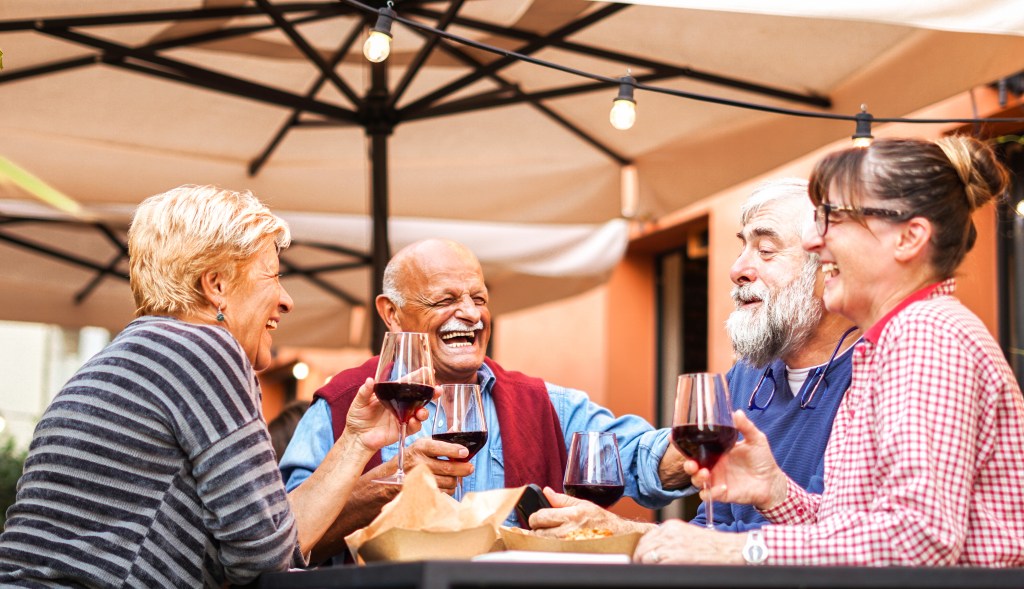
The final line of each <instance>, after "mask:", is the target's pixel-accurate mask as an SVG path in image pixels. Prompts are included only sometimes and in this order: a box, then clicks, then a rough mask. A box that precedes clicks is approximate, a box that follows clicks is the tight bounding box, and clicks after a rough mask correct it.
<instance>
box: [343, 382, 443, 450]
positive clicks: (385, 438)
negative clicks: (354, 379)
mask: <svg viewBox="0 0 1024 589" xmlns="http://www.w3.org/2000/svg"><path fill="white" fill-rule="evenodd" d="M440 394H441V387H434V398H435V399H436V398H437V397H438V396H439V395H440ZM429 416H430V413H429V412H428V411H427V410H426V408H420V409H419V410H417V411H416V414H415V416H414V417H412V418H411V419H409V423H408V424H407V433H410V434H412V433H416V432H418V431H420V427H421V422H423V421H425V420H426V419H427V418H428V417H429ZM399 433H400V430H399V427H398V420H397V419H395V415H394V413H391V412H390V411H389V410H388V409H387V408H386V407H384V405H383V404H382V403H381V402H380V400H379V399H377V396H376V395H374V394H373V379H372V378H367V379H366V382H364V383H363V384H362V386H360V387H359V391H358V392H357V393H356V397H355V399H353V400H352V405H351V406H350V407H349V409H348V415H346V416H345V434H344V435H346V436H354V438H355V439H356V440H357V441H358V442H359V443H360V444H362V445H363V446H365V447H366V448H367V449H369V450H372V451H374V452H376V451H377V450H380V449H381V448H383V447H384V446H387V445H389V444H394V443H395V442H397V441H398V436H399Z"/></svg>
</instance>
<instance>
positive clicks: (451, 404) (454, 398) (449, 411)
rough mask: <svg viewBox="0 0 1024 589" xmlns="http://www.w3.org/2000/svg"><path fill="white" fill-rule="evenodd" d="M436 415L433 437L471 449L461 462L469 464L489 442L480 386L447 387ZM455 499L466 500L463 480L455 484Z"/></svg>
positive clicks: (458, 385) (439, 401)
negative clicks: (463, 495) (463, 491)
mask: <svg viewBox="0 0 1024 589" xmlns="http://www.w3.org/2000/svg"><path fill="white" fill-rule="evenodd" d="M441 389H442V390H441V397H440V398H439V399H438V400H437V410H436V411H435V412H434V428H433V431H432V434H431V437H432V438H434V439H435V440H441V441H442V442H448V443H451V444H462V445H463V446H465V447H466V449H467V450H469V454H468V455H467V456H466V457H465V458H457V459H453V460H458V461H459V462H469V461H470V460H471V459H472V458H473V457H474V456H476V453H477V452H479V451H480V450H481V449H483V447H484V444H486V443H487V422H486V420H485V419H484V406H483V402H482V401H481V400H480V385H475V384H446V385H442V386H441ZM455 498H456V499H458V500H460V501H461V500H462V477H458V479H456V482H455Z"/></svg>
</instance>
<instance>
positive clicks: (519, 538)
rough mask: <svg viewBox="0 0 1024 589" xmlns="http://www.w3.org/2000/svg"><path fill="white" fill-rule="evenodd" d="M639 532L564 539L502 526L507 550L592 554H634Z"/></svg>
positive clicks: (502, 535)
mask: <svg viewBox="0 0 1024 589" xmlns="http://www.w3.org/2000/svg"><path fill="white" fill-rule="evenodd" d="M641 535H642V534H640V533H639V532H631V533H629V534H619V535H617V536H607V537H604V538H591V539H587V540H563V539H561V538H549V537H546V536H536V535H534V534H531V533H530V532H528V531H526V530H521V529H519V528H504V527H503V528H501V539H502V540H503V541H504V543H505V548H506V549H507V550H526V551H531V552H583V553H590V554H625V555H627V556H633V552H634V551H635V550H636V545H637V543H638V542H640V536H641Z"/></svg>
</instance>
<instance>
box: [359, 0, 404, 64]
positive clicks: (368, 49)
mask: <svg viewBox="0 0 1024 589" xmlns="http://www.w3.org/2000/svg"><path fill="white" fill-rule="evenodd" d="M393 6H394V3H393V2H391V0H388V5H387V6H382V7H381V9H380V12H379V16H378V17H377V24H375V25H373V28H372V29H370V34H369V35H368V36H367V37H366V42H365V43H363V56H365V57H366V59H368V60H370V61H372V62H373V63H380V62H382V61H384V60H385V59H387V58H388V56H389V55H391V39H392V36H391V24H392V23H393V22H394V20H395V16H397V15H396V14H395V11H394V10H392V7H393Z"/></svg>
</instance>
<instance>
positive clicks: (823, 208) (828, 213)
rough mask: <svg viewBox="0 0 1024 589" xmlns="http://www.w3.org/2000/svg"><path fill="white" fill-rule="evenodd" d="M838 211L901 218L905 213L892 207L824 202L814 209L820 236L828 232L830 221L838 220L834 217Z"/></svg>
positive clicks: (866, 215)
mask: <svg viewBox="0 0 1024 589" xmlns="http://www.w3.org/2000/svg"><path fill="white" fill-rule="evenodd" d="M836 213H847V214H848V213H857V214H859V215H860V216H862V217H887V218H890V219H899V218H900V217H902V216H903V215H904V213H903V211H894V210H892V209H875V208H871V207H844V206H840V205H832V204H829V203H827V202H823V203H821V204H820V205H818V206H817V207H815V209H814V226H815V228H817V230H818V235H819V236H821V237H825V234H826V233H828V224H829V221H834V220H836V218H835V217H833V215H835V214H836Z"/></svg>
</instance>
